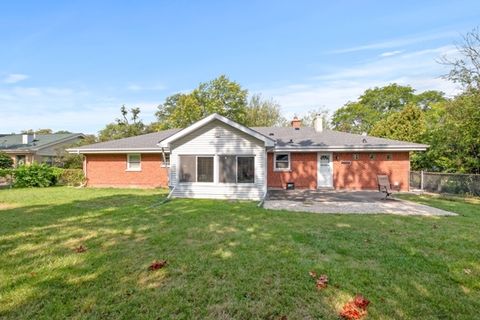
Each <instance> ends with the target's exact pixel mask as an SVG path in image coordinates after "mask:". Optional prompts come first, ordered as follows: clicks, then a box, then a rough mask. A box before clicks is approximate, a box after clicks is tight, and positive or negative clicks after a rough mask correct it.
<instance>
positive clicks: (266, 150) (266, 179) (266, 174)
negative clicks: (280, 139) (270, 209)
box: [257, 147, 273, 207]
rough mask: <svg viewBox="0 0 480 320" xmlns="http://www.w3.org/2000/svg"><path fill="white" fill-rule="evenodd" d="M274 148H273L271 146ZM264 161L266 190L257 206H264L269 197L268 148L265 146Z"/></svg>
mask: <svg viewBox="0 0 480 320" xmlns="http://www.w3.org/2000/svg"><path fill="white" fill-rule="evenodd" d="M271 149H273V148H271ZM263 163H264V170H263V171H264V174H265V177H264V180H265V191H264V193H263V196H262V198H261V199H260V202H259V203H258V204H257V207H263V204H264V203H265V199H266V198H267V195H268V149H267V148H266V147H265V161H264V162H263Z"/></svg>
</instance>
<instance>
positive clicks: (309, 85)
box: [258, 46, 459, 117]
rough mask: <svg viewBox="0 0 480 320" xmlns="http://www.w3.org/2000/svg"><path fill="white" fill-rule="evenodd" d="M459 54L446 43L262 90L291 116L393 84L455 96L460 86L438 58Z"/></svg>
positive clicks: (332, 106) (331, 106)
mask: <svg viewBox="0 0 480 320" xmlns="http://www.w3.org/2000/svg"><path fill="white" fill-rule="evenodd" d="M445 54H446V55H449V56H452V55H454V54H456V51H455V47H454V46H442V47H437V48H430V49H425V50H418V51H414V52H409V53H404V54H401V53H398V54H393V55H387V56H385V57H382V58H381V59H379V58H377V59H375V60H373V61H367V62H364V63H361V64H357V65H354V66H352V67H349V68H339V69H337V70H332V71H331V72H329V73H326V74H322V75H319V76H316V77H313V78H310V79H308V80H305V81H303V82H300V83H298V82H297V83H294V84H288V85H283V86H280V87H270V88H266V89H263V90H258V91H260V92H262V93H263V94H264V95H265V96H267V97H272V98H273V99H274V100H276V101H278V102H279V103H280V105H281V106H282V109H283V112H284V113H285V115H286V116H288V117H290V116H293V115H294V114H301V113H305V112H306V111H308V110H312V109H317V108H318V107H325V108H326V109H327V110H330V111H334V110H336V109H338V108H339V107H341V106H342V105H344V104H345V103H347V102H348V101H354V100H356V99H357V98H358V97H359V96H360V95H361V94H362V93H363V92H364V91H365V90H366V89H368V88H372V87H376V86H385V85H388V84H390V83H394V82H396V83H399V84H401V85H411V86H412V87H413V88H414V89H416V90H417V92H422V91H425V90H441V91H443V92H445V93H446V94H447V95H449V96H452V95H455V94H457V93H458V92H459V88H458V87H457V86H456V85H455V84H453V83H451V82H449V81H446V80H444V79H442V78H441V77H440V76H441V75H443V74H445V73H446V72H447V70H446V69H445V66H443V65H440V64H438V63H437V62H436V61H435V59H437V58H438V57H440V56H442V55H445Z"/></svg>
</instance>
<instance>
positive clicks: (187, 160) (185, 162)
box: [179, 156, 196, 182]
mask: <svg viewBox="0 0 480 320" xmlns="http://www.w3.org/2000/svg"><path fill="white" fill-rule="evenodd" d="M179 160H180V177H179V180H180V182H195V177H196V167H195V156H180V157H179Z"/></svg>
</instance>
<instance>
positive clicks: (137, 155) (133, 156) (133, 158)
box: [128, 154, 140, 163]
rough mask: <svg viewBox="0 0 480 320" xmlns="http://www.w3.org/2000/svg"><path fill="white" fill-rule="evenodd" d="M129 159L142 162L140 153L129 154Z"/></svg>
mask: <svg viewBox="0 0 480 320" xmlns="http://www.w3.org/2000/svg"><path fill="white" fill-rule="evenodd" d="M128 161H129V162H130V163H132V162H140V155H139V154H131V155H129V156H128Z"/></svg>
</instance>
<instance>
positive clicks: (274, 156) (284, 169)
mask: <svg viewBox="0 0 480 320" xmlns="http://www.w3.org/2000/svg"><path fill="white" fill-rule="evenodd" d="M279 154H286V155H288V168H277V155H279ZM291 167H292V165H291V158H290V152H275V153H274V154H273V171H290V168H291Z"/></svg>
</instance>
